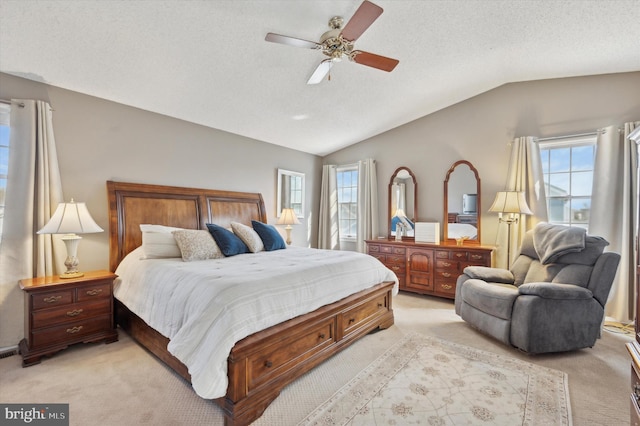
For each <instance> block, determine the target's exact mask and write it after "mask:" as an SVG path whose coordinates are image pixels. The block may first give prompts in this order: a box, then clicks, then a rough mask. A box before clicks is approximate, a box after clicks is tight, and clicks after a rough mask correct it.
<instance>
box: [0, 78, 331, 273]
mask: <svg viewBox="0 0 640 426" xmlns="http://www.w3.org/2000/svg"><path fill="white" fill-rule="evenodd" d="M0 98H2V99H11V98H23V99H40V100H44V101H47V102H49V103H50V104H51V106H52V107H53V109H54V112H53V126H54V132H55V138H56V146H57V150H58V160H59V163H60V172H61V175H62V184H63V189H64V197H65V199H66V200H69V199H70V198H71V197H73V198H74V199H75V200H76V201H84V202H86V203H87V207H88V208H89V211H90V212H91V215H92V216H93V218H94V219H95V220H96V222H97V223H98V225H100V226H101V227H102V228H103V229H104V230H105V231H107V230H108V226H109V225H108V220H107V190H106V181H107V180H117V181H129V182H140V183H152V184H159V185H173V186H189V187H198V188H213V189H226V190H231V191H246V192H259V193H261V194H262V196H263V198H264V202H265V206H266V209H267V217H268V222H269V223H272V224H273V223H275V221H276V180H277V169H278V168H284V169H287V170H292V171H296V172H301V173H305V175H306V176H305V178H306V179H305V183H306V191H307V196H306V197H305V204H306V205H305V211H306V212H310V213H309V214H307V216H306V217H305V218H304V220H302V225H298V226H296V227H294V229H293V232H292V240H293V241H292V242H293V244H295V245H299V246H308V245H311V246H314V247H315V246H316V239H317V238H316V232H317V217H316V215H317V211H318V206H319V202H318V201H317V200H316V198H317V197H315V196H314V194H315V193H316V192H317V187H319V180H320V175H321V171H322V167H321V158H320V157H318V156H315V155H311V154H306V153H303V152H300V151H295V150H292V149H288V148H283V147H279V146H277V145H273V144H268V143H264V142H260V141H256V140H253V139H249V138H246V137H243V136H239V135H235V134H231V133H227V132H223V131H220V130H216V129H211V128H208V127H204V126H200V125H197V124H193V123H189V122H186V121H182V120H178V119H174V118H170V117H167V116H163V115H160V114H155V113H152V112H148V111H143V110H140V109H137V108H132V107H128V106H125V105H122V104H118V103H115V102H110V101H106V100H103V99H99V98H95V97H92V96H87V95H84V94H80V93H77V92H73V91H69V90H65V89H61V88H57V87H54V86H50V85H46V84H42V83H37V82H33V81H30V80H26V79H22V78H19V77H15V76H11V75H8V74H2V73H0ZM281 232H282V233H283V234H284V230H281ZM108 244H109V243H108V232H103V233H100V234H87V235H85V236H83V240H82V242H81V243H80V247H79V249H78V255H79V256H78V257H79V259H80V266H81V269H83V270H91V269H108V266H109V263H108V261H109V251H108Z"/></svg>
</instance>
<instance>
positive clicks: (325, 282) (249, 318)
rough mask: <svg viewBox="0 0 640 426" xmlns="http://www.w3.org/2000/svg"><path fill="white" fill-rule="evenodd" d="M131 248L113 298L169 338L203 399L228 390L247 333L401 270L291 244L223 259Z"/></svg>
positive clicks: (387, 278)
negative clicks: (235, 354)
mask: <svg viewBox="0 0 640 426" xmlns="http://www.w3.org/2000/svg"><path fill="white" fill-rule="evenodd" d="M141 257H142V253H141V251H140V249H137V250H134V251H133V252H131V253H130V254H129V255H128V256H127V257H126V258H125V259H124V260H123V261H122V262H121V263H120V266H119V267H118V269H117V270H116V274H118V276H119V277H118V278H117V279H116V281H115V297H116V298H117V299H118V300H120V301H121V302H122V303H124V304H125V305H126V306H127V307H128V308H129V309H130V310H131V311H132V312H133V313H135V314H136V315H138V316H139V317H140V318H142V319H143V320H144V321H145V322H146V323H147V324H149V325H150V326H151V327H153V328H154V329H156V330H157V331H158V332H160V333H161V334H162V335H164V336H166V337H168V338H169V339H170V340H171V341H170V343H169V346H168V350H169V352H170V353H171V354H173V355H174V356H175V357H176V358H178V359H179V360H180V361H182V363H184V364H185V365H186V366H187V367H188V368H189V373H190V374H191V381H192V385H193V388H194V390H195V391H196V393H197V394H198V395H200V396H201V397H203V398H218V397H222V396H224V395H225V394H226V391H227V356H228V355H229V352H230V351H231V348H232V347H233V345H234V344H235V343H236V342H237V341H239V340H241V339H243V338H244V337H246V336H248V335H250V334H253V333H255V332H257V331H260V330H263V329H265V328H268V327H270V326H272V325H275V324H278V323H280V322H283V321H286V320H288V319H291V318H294V317H296V316H299V315H301V314H304V313H307V312H311V311H313V310H315V309H317V308H319V307H320V306H323V305H326V304H329V303H332V302H335V301H338V300H340V299H342V298H344V297H346V296H348V295H350V294H353V293H356V292H358V291H360V290H363V289H365V288H369V287H371V286H373V285H375V284H378V283H381V282H383V281H395V282H396V286H395V288H394V294H396V293H397V291H398V284H397V278H396V276H395V274H394V273H393V272H392V271H390V270H389V269H387V268H386V267H384V266H383V265H382V263H381V262H379V261H378V260H377V259H375V258H373V257H371V256H368V255H364V254H361V253H355V252H345V251H330V250H317V249H309V248H296V247H290V248H287V249H286V250H276V251H270V252H265V251H263V252H258V253H247V254H242V255H237V256H233V257H227V258H224V259H212V260H203V261H196V262H183V261H182V260H181V259H145V260H141V259H140V258H141Z"/></svg>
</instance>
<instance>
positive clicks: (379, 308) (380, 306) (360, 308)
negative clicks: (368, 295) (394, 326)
mask: <svg viewBox="0 0 640 426" xmlns="http://www.w3.org/2000/svg"><path fill="white" fill-rule="evenodd" d="M388 306H389V301H388V300H387V296H386V294H381V295H380V296H378V297H376V298H373V299H370V300H367V301H365V302H364V303H361V304H360V305H357V306H354V307H353V308H350V309H349V310H347V311H345V312H343V313H342V314H340V315H338V326H339V327H341V330H342V336H346V335H347V334H349V333H352V332H354V331H355V330H357V329H358V328H360V327H362V325H363V324H365V323H367V322H368V321H369V320H370V319H372V318H375V317H377V316H378V315H383V314H384V313H386V312H387V311H388V309H387V307H388Z"/></svg>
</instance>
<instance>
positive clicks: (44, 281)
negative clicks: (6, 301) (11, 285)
mask: <svg viewBox="0 0 640 426" xmlns="http://www.w3.org/2000/svg"><path fill="white" fill-rule="evenodd" d="M116 277H117V275H116V274H113V273H111V272H109V271H92V272H85V274H84V276H82V277H79V278H67V279H62V278H60V277H59V276H57V275H54V276H50V277H38V278H31V279H25V280H20V282H19V284H20V288H21V289H22V290H23V291H24V312H25V325H24V334H25V338H24V339H22V341H21V342H20V353H21V354H22V366H23V367H28V366H30V365H33V364H38V363H40V358H42V357H43V356H44V355H51V354H53V353H55V352H57V351H60V350H62V349H65V348H67V347H68V346H69V345H72V344H75V343H80V342H82V343H89V342H97V341H101V340H104V341H105V342H106V343H112V342H115V341H117V340H118V332H117V331H116V328H115V322H114V317H113V280H114V279H115V278H116Z"/></svg>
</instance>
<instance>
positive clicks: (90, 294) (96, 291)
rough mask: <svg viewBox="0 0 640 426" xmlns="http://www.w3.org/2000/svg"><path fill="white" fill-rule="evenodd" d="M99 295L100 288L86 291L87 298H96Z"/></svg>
mask: <svg viewBox="0 0 640 426" xmlns="http://www.w3.org/2000/svg"><path fill="white" fill-rule="evenodd" d="M100 293H102V289H101V288H94V289H93V290H87V296H96V295H98V294H100Z"/></svg>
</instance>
